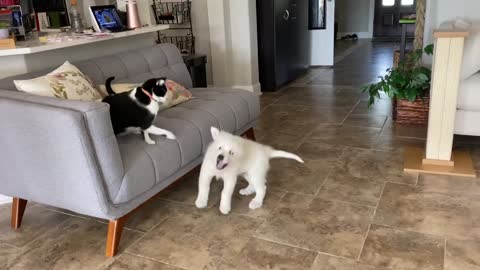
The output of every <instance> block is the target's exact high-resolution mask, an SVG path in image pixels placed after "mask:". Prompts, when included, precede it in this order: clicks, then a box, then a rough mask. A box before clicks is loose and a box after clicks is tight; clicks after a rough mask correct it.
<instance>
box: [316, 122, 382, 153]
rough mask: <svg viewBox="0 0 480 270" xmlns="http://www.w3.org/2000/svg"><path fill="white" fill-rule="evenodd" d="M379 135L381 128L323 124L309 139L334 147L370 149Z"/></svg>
mask: <svg viewBox="0 0 480 270" xmlns="http://www.w3.org/2000/svg"><path fill="white" fill-rule="evenodd" d="M379 133H380V128H372V127H358V126H348V125H332V124H323V125H319V126H318V127H317V128H316V129H315V131H313V133H312V134H311V135H310V137H309V138H312V139H314V140H316V141H321V142H325V143H328V144H332V145H343V146H351V147H359V148H367V149H368V148H370V147H371V145H372V143H374V142H375V141H376V138H377V135H378V134H379Z"/></svg>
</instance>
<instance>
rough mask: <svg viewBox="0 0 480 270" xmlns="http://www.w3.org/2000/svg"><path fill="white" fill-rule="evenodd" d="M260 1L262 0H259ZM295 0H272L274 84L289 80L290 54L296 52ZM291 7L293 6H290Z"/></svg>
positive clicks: (281, 83) (284, 82)
mask: <svg viewBox="0 0 480 270" xmlns="http://www.w3.org/2000/svg"><path fill="white" fill-rule="evenodd" d="M260 1H262V0H260ZM292 2H295V0H274V3H275V28H274V29H272V30H273V31H275V78H276V86H281V85H284V84H286V83H287V82H289V79H290V69H291V64H292V63H291V61H292V58H293V55H292V54H295V52H296V48H295V47H296V42H295V40H294V38H293V37H292V33H295V28H294V23H293V22H294V21H295V20H296V17H295V10H294V8H295V6H292V4H294V3H292ZM292 7H293V8H292Z"/></svg>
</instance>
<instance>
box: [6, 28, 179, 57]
mask: <svg viewBox="0 0 480 270" xmlns="http://www.w3.org/2000/svg"><path fill="white" fill-rule="evenodd" d="M169 28H170V26H169V25H153V26H146V27H142V28H137V29H135V30H130V31H124V32H118V33H112V34H111V35H108V36H103V37H97V38H92V39H79V40H72V41H66V42H61V43H40V42H39V41H37V40H35V41H22V42H18V43H17V48H15V49H5V50H0V57H1V56H13V55H26V54H32V53H39V52H45V51H51V50H57V49H63V48H68V47H73V46H78V45H84V44H91V43H95V42H102V41H106V40H112V39H118V38H124V37H129V36H135V35H140V34H146V33H154V32H157V31H162V30H167V29H169Z"/></svg>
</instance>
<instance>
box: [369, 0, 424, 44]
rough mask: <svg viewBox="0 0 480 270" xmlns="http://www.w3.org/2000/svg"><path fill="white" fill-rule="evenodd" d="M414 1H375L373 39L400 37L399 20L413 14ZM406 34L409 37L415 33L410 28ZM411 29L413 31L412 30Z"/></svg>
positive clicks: (414, 10)
mask: <svg viewBox="0 0 480 270" xmlns="http://www.w3.org/2000/svg"><path fill="white" fill-rule="evenodd" d="M415 3H416V0H375V19H374V29H373V36H374V37H400V36H401V35H402V27H401V25H400V24H399V20H400V19H401V18H404V17H406V16H408V15H411V14H415V12H416V9H415ZM410 28H411V29H409V31H408V32H407V35H408V36H411V35H412V34H413V32H414V31H415V30H414V29H413V27H410ZM412 29H413V30H412Z"/></svg>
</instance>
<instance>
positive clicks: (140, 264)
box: [101, 253, 181, 270]
mask: <svg viewBox="0 0 480 270" xmlns="http://www.w3.org/2000/svg"><path fill="white" fill-rule="evenodd" d="M101 270H181V268H177V267H174V266H171V265H167V264H163V263H160V262H156V261H152V260H149V259H145V258H142V257H138V256H135V255H131V254H128V253H124V254H122V255H120V256H119V257H118V258H117V259H115V261H114V262H112V263H111V264H110V265H108V266H105V267H104V268H102V269H101Z"/></svg>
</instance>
